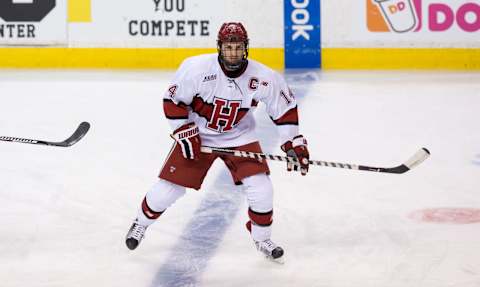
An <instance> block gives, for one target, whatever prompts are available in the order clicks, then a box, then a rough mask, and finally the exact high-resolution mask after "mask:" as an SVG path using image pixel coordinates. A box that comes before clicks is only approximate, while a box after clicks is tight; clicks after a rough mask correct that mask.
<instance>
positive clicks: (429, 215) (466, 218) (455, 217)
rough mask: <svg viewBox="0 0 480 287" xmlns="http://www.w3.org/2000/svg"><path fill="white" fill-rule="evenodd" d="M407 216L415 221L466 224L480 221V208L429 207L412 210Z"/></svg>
mask: <svg viewBox="0 0 480 287" xmlns="http://www.w3.org/2000/svg"><path fill="white" fill-rule="evenodd" d="M409 217H410V218H411V219H414V220H417V221H425V222H433V223H451V224H468V223H477V222H480V209H476V208H447V207H443V208H429V209H422V210H417V211H414V212H412V213H411V214H410V215H409Z"/></svg>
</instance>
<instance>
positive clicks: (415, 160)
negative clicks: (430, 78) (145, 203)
mask: <svg viewBox="0 0 480 287" xmlns="http://www.w3.org/2000/svg"><path fill="white" fill-rule="evenodd" d="M201 151H202V152H203V153H216V154H221V155H230V156H236V157H249V158H256V159H258V160H262V159H269V160H277V161H285V162H291V163H297V159H296V158H294V157H289V156H281V155H272V154H265V153H255V152H248V151H239V150H231V149H224V148H215V147H206V146H202V148H201ZM429 156H430V152H429V151H428V149H426V148H421V149H420V150H419V151H417V152H416V153H415V154H414V155H413V156H412V157H410V158H409V159H408V160H407V161H406V162H405V163H403V164H401V165H398V166H395V167H373V166H367V165H356V164H351V163H338V162H329V161H321V160H310V161H309V163H310V164H311V165H318V166H327V167H337V168H345V169H354V170H365V171H374V172H385V173H405V172H407V171H409V170H411V169H412V168H414V167H415V166H417V165H419V164H421V163H422V162H423V161H424V160H426V159H427V158H428V157H429Z"/></svg>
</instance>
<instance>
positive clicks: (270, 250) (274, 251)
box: [254, 239, 284, 264]
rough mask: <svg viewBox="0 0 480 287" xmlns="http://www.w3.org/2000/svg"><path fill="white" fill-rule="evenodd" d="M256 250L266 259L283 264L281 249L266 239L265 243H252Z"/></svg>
mask: <svg viewBox="0 0 480 287" xmlns="http://www.w3.org/2000/svg"><path fill="white" fill-rule="evenodd" d="M254 242H255V246H256V247H257V250H258V251H260V252H261V253H262V254H263V255H265V256H266V257H267V258H268V259H270V260H272V261H274V262H277V263H281V264H283V263H284V260H283V253H284V252H283V249H282V247H280V246H277V245H276V244H275V243H273V241H271V240H270V239H267V240H265V241H254Z"/></svg>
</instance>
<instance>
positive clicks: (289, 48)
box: [284, 0, 321, 68]
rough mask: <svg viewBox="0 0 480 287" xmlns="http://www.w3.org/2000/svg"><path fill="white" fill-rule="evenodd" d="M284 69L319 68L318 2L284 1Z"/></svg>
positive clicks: (309, 0) (305, 0)
mask: <svg viewBox="0 0 480 287" xmlns="http://www.w3.org/2000/svg"><path fill="white" fill-rule="evenodd" d="M284 25H285V32H284V38H285V67H286V68H320V66H321V57H320V56H321V52H320V0H285V1H284Z"/></svg>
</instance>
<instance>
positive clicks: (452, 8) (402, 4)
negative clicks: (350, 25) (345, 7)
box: [366, 0, 480, 33]
mask: <svg viewBox="0 0 480 287" xmlns="http://www.w3.org/2000/svg"><path fill="white" fill-rule="evenodd" d="M366 1H367V26H368V30H369V31H371V32H393V33H407V32H419V31H429V32H435V33H442V32H446V31H449V30H456V31H457V32H460V33H462V32H463V33H475V32H478V31H479V30H480V3H479V2H477V1H446V0H435V1H427V0H366Z"/></svg>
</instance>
